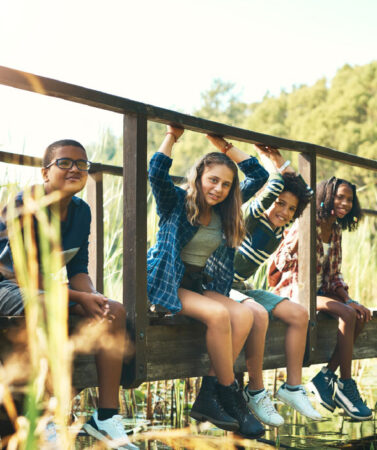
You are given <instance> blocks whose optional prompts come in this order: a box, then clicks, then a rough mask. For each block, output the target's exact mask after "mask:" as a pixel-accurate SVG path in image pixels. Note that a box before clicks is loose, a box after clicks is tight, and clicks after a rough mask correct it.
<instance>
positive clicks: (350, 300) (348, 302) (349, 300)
mask: <svg viewBox="0 0 377 450" xmlns="http://www.w3.org/2000/svg"><path fill="white" fill-rule="evenodd" d="M350 303H356V304H359V302H357V301H356V300H352V298H349V299H348V300H347V301H346V302H345V304H346V305H349V304H350Z"/></svg>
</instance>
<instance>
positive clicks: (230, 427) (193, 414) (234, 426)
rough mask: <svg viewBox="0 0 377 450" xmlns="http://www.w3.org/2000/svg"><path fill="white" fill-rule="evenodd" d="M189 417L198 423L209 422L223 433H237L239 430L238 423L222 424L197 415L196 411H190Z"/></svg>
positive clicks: (199, 414) (210, 418)
mask: <svg viewBox="0 0 377 450" xmlns="http://www.w3.org/2000/svg"><path fill="white" fill-rule="evenodd" d="M190 417H192V418H193V419H195V420H197V421H198V422H211V423H212V424H213V425H215V426H216V427H218V428H221V429H222V430H225V431H238V430H239V429H240V426H239V424H238V422H237V423H234V424H231V423H229V422H222V421H219V420H215V419H213V417H209V416H206V415H205V414H201V413H197V412H196V411H191V412H190Z"/></svg>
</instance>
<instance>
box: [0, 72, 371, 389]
mask: <svg viewBox="0 0 377 450" xmlns="http://www.w3.org/2000/svg"><path fill="white" fill-rule="evenodd" d="M0 83H1V84H3V85H6V86H11V87H14V88H17V89H22V90H25V91H31V92H35V93H36V94H40V95H47V96H51V97H58V98H61V99H63V100H66V101H71V102H76V103H80V104H83V105H87V106H88V107H94V108H100V109H104V110H108V111H112V112H114V113H116V114H121V115H123V120H124V125H123V167H116V166H111V165H106V164H93V166H92V169H91V171H90V176H89V181H88V187H87V189H88V201H89V204H90V206H91V210H92V230H91V246H90V274H91V277H92V279H93V281H94V283H95V285H96V288H97V290H98V291H100V292H102V291H103V263H104V251H103V245H104V236H103V208H104V202H103V175H104V174H110V175H111V176H115V177H123V195H124V197H123V303H124V305H125V306H126V308H127V312H128V318H129V321H130V322H131V324H132V328H133V332H134V337H135V349H136V353H135V358H134V360H133V361H132V363H131V364H130V365H128V366H127V367H126V366H125V370H124V374H123V375H124V376H123V385H124V386H126V387H133V386H137V385H139V384H140V383H142V382H144V381H152V380H161V379H174V378H185V377H196V376H201V375H204V374H205V373H206V372H207V370H208V368H209V360H208V356H207V352H206V347H205V339H204V334H205V327H204V326H203V325H202V324H201V323H198V322H196V321H194V320H191V319H188V318H185V317H169V316H167V317H159V316H157V315H155V314H152V313H150V311H149V308H148V301H147V290H146V253H147V122H148V121H153V122H159V123H163V124H172V125H175V126H182V127H184V128H185V129H188V130H191V131H195V132H197V133H210V134H215V135H219V136H224V137H225V138H227V139H231V140H234V141H242V142H247V143H250V144H253V143H263V144H266V145H271V146H275V147H278V148H281V149H284V150H289V151H293V152H299V169H300V172H301V174H302V175H303V177H304V178H305V180H306V181H307V182H308V183H309V184H310V186H312V187H315V184H316V162H317V158H327V159H332V160H334V161H337V163H341V164H350V165H353V166H358V167H361V168H363V169H365V170H374V171H377V161H376V160H370V159H366V158H362V157H359V156H355V155H352V154H347V153H342V152H339V151H337V150H334V149H331V148H327V147H322V146H319V145H314V144H310V143H306V142H298V141H292V140H288V139H283V138H279V137H275V136H269V135H266V134H261V133H256V132H253V131H248V130H244V129H240V128H236V127H232V126H229V125H225V124H222V123H216V122H212V121H209V120H205V119H201V118H197V117H192V116H189V115H186V114H181V113H177V112H175V111H170V110H167V109H163V108H159V107H155V106H151V105H147V104H144V103H140V102H136V101H133V100H129V99H125V98H121V97H117V96H115V95H109V94H106V93H103V92H98V91H95V90H91V89H87V88H84V87H80V86H75V85H72V84H68V83H64V82H60V81H56V80H52V79H49V78H45V77H41V76H36V75H33V74H30V73H25V72H21V71H17V70H13V69H9V68H6V67H1V66H0ZM20 108H22V105H20ZM0 161H2V162H4V163H9V164H18V165H26V166H34V167H40V166H41V159H40V158H35V157H31V156H25V155H16V154H13V153H7V152H4V151H2V152H0ZM367 213H369V214H377V212H376V211H367ZM315 234H316V230H315V206H314V203H312V204H311V206H310V207H309V208H307V210H306V211H305V213H304V216H303V217H302V218H301V219H300V247H299V251H300V253H299V278H300V303H301V304H303V305H304V306H306V307H307V308H308V310H309V313H310V318H309V321H310V322H309V331H308V339H307V351H306V358H305V364H306V365H310V364H314V363H320V362H325V361H327V360H328V359H329V357H330V355H331V353H332V350H333V348H334V345H335V338H336V333H337V322H336V321H335V320H334V319H330V318H329V317H327V316H324V315H317V314H316V286H315V283H316V276H315V267H316V260H315V254H316V252H315V248H316V235H315ZM371 257H374V258H375V257H377V255H373V256H372V255H371ZM21 320H22V319H21ZM19 322H20V318H14V317H0V328H1V329H2V334H1V335H0V355H1V352H3V353H4V352H5V351H6V350H7V349H8V351H9V347H8V346H7V345H6V343H7V340H6V335H7V330H8V329H9V328H10V327H12V326H14V325H17V324H18V323H19ZM284 336H285V325H284V324H283V323H282V322H279V321H274V322H272V323H271V324H270V327H269V331H268V335H267V341H266V350H265V358H264V368H265V369H271V368H278V367H284V366H285V356H284ZM376 336H377V309H374V310H373V320H371V321H370V322H369V323H368V324H367V325H366V326H365V328H364V330H363V332H362V334H361V335H360V336H359V338H358V340H357V343H356V346H355V350H354V359H361V358H372V357H376V356H377V338H376ZM236 371H237V372H243V371H245V362H244V358H243V355H241V356H240V357H239V358H238V361H237V363H236ZM73 384H74V385H75V387H76V388H78V389H82V388H85V387H89V386H96V385H97V379H96V370H95V366H94V358H93V356H92V355H81V356H79V357H77V359H76V360H75V365H74V373H73Z"/></svg>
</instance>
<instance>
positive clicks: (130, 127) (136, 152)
mask: <svg viewBox="0 0 377 450" xmlns="http://www.w3.org/2000/svg"><path fill="white" fill-rule="evenodd" d="M123 167H124V172H123V174H124V178H123V180H124V181H123V195H124V209H123V303H124V305H125V307H126V310H127V317H128V322H129V324H130V326H131V327H132V331H133V332H134V335H135V359H134V367H133V376H132V374H129V373H128V374H127V382H126V384H127V385H132V386H137V385H139V384H140V383H142V382H143V381H144V380H145V379H146V376H147V364H146V338H147V336H146V329H147V328H146V326H147V320H148V319H147V277H146V274H147V256H146V255H147V119H146V116H144V115H141V114H125V116H124V133H123ZM130 375H131V376H130ZM123 380H124V379H123Z"/></svg>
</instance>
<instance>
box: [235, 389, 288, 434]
mask: <svg viewBox="0 0 377 450" xmlns="http://www.w3.org/2000/svg"><path fill="white" fill-rule="evenodd" d="M243 396H244V399H245V401H246V404H247V406H248V408H249V409H250V411H251V412H252V413H254V415H255V416H256V418H257V419H259V420H260V421H261V422H263V423H265V424H266V425H271V426H273V427H280V425H283V423H284V419H283V418H282V416H281V415H280V414H279V413H278V412H277V411H276V409H275V408H274V405H273V404H272V401H271V398H270V393H269V392H268V391H266V389H263V391H262V392H260V393H259V394H256V395H251V394H250V392H249V390H248V388H247V386H246V387H245V389H244V390H243Z"/></svg>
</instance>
